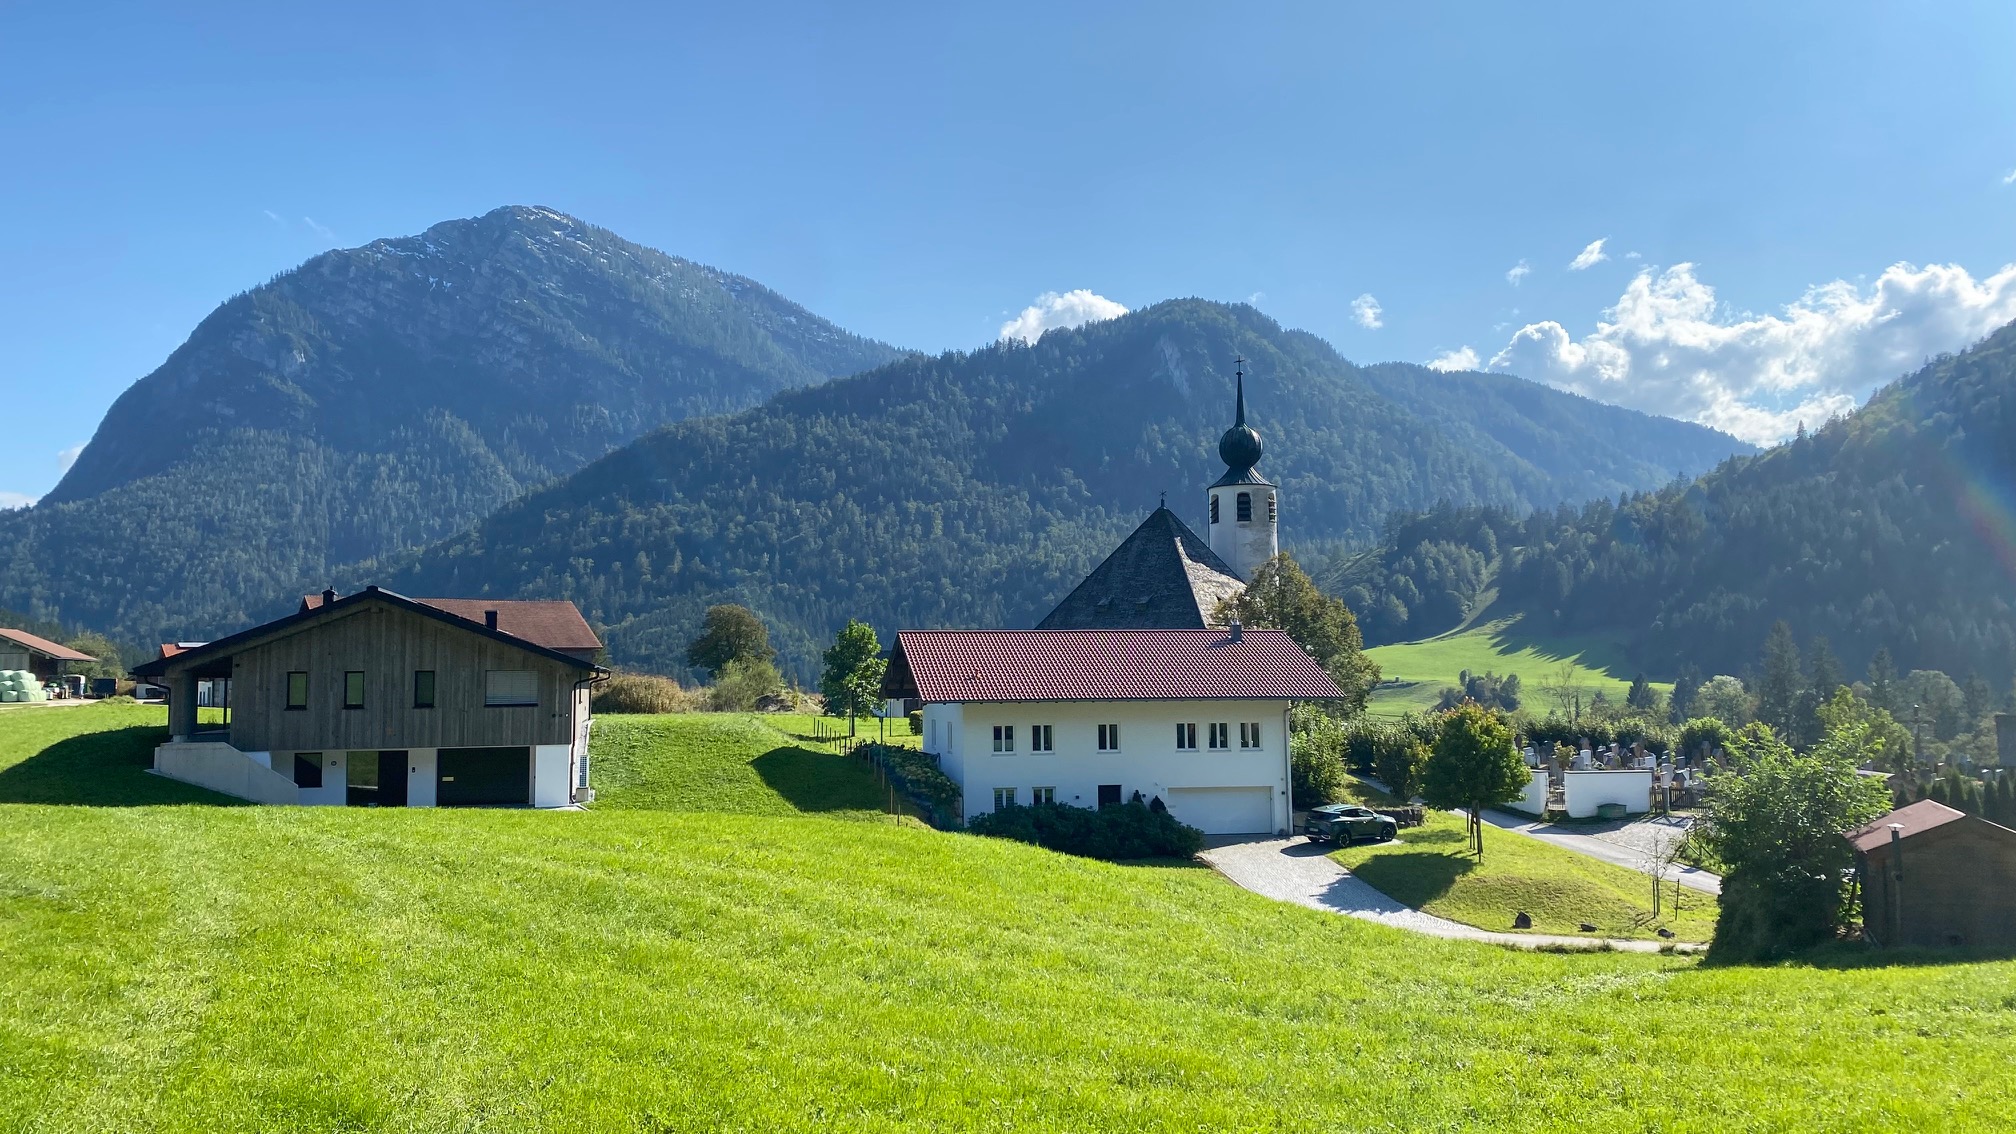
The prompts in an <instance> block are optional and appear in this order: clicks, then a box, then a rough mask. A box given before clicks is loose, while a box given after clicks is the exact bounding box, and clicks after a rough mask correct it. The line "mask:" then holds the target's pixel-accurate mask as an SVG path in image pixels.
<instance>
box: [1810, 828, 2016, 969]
mask: <svg viewBox="0 0 2016 1134" xmlns="http://www.w3.org/2000/svg"><path fill="white" fill-rule="evenodd" d="M1848 841H1849V842H1851V843H1853V844H1855V854H1856V859H1857V864H1858V868H1859V870H1860V875H1861V881H1862V924H1863V930H1864V933H1865V934H1866V935H1867V936H1868V937H1869V939H1870V940H1872V941H1874V942H1876V943H1877V944H1880V945H1964V946H1975V947H1982V948H1989V949H2016V831H2012V830H2010V829H2009V828H2007V827H2004V826H2001V825H2000V824H1997V823H1990V822H1989V821H1988V820H1986V819H1983V818H1981V817H1979V816H1976V815H1969V814H1967V813H1966V812H1964V811H1956V810H1954V809H1953V808H1951V807H1948V806H1946V805H1945V804H1943V803H1939V802H1937V801H1934V800H1930V799H1921V800H1919V801H1918V802H1917V803H1913V804H1911V805H1909V806H1908V807H1900V808H1898V809H1897V810H1895V811H1892V812H1891V813H1890V814H1888V815H1885V816H1883V817H1882V818H1881V819H1878V820H1876V821H1875V822H1873V823H1870V824H1868V825H1866V826H1862V827H1858V828H1856V829H1855V830H1853V831H1850V832H1848Z"/></svg>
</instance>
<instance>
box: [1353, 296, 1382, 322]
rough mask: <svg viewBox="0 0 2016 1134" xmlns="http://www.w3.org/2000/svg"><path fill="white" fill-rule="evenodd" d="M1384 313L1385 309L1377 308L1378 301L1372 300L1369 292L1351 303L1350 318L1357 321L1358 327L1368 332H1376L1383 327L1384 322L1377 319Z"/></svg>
mask: <svg viewBox="0 0 2016 1134" xmlns="http://www.w3.org/2000/svg"><path fill="white" fill-rule="evenodd" d="M1385 312H1386V309H1385V308H1383V307H1381V306H1379V301H1378V300H1376V299H1374V298H1372V293H1371V292H1369V291H1368V292H1366V293H1365V294H1364V295H1361V296H1359V297H1358V298H1356V299H1354V300H1352V301H1351V318H1353V319H1355V320H1357V321H1358V325H1359V326H1361V327H1363V328H1365V329H1366V330H1368V331H1376V330H1378V329H1379V328H1380V327H1383V326H1385V323H1384V321H1383V320H1381V319H1380V318H1379V317H1380V316H1381V315H1383V314H1385Z"/></svg>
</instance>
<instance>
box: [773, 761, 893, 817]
mask: <svg viewBox="0 0 2016 1134" xmlns="http://www.w3.org/2000/svg"><path fill="white" fill-rule="evenodd" d="M749 766H750V767H752V768H754V769H756V774H757V775H759V776H761V777H763V782H764V783H765V784H767V785H769V787H770V790H771V791H774V792H776V793H777V794H778V795H781V796H783V797H784V799H785V800H786V801H787V802H789V803H790V804H791V806H793V807H796V808H797V809H798V810H800V811H804V812H808V813H811V812H820V811H880V810H882V809H883V808H884V807H885V806H886V805H887V804H888V802H889V793H888V791H887V790H886V789H884V788H883V787H882V786H881V785H879V784H877V783H876V782H875V777H874V775H873V774H872V773H871V772H870V771H869V770H868V766H867V765H866V764H864V763H862V762H860V761H858V760H852V759H849V758H847V757H845V756H837V755H834V754H833V753H831V752H820V751H817V750H815V749H811V748H800V747H797V746H796V745H793V746H789V747H783V748H772V749H771V750H770V751H768V752H765V753H764V754H763V755H761V756H758V757H756V758H755V759H754V760H751V761H750V762H749Z"/></svg>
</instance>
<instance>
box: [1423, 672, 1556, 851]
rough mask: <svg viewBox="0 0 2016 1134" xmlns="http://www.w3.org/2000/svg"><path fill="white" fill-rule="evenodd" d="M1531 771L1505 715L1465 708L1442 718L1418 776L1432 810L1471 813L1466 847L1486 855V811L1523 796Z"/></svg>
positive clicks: (1477, 707) (1452, 711) (1483, 709)
mask: <svg viewBox="0 0 2016 1134" xmlns="http://www.w3.org/2000/svg"><path fill="white" fill-rule="evenodd" d="M1530 782H1532V773H1531V772H1529V771H1528V770H1527V768H1526V761H1525V760H1523V759H1522V758H1520V755H1519V750H1518V749H1517V748H1515V747H1513V744H1512V728H1511V726H1510V725H1509V724H1508V723H1506V720H1505V715H1504V714H1503V713H1498V712H1493V711H1492V710H1489V709H1486V708H1484V707H1482V706H1480V705H1463V706H1461V707H1459V708H1456V709H1452V710H1450V711H1449V712H1447V713H1444V714H1442V727H1441V730H1440V731H1439V732H1438V733H1437V734H1436V738H1435V747H1434V750H1433V751H1432V752H1431V753H1430V755H1429V757H1428V761H1427V764H1426V766H1425V767H1424V768H1423V770H1422V774H1421V797H1422V798H1423V799H1425V800H1427V801H1428V803H1429V805H1430V806H1433V807H1443V808H1461V809H1462V810H1464V811H1465V812H1467V813H1468V814H1469V826H1470V846H1471V849H1472V850H1473V851H1474V852H1476V855H1477V857H1478V858H1483V857H1484V809H1485V808H1487V807H1491V806H1493V805H1495V804H1500V803H1510V802H1512V801H1513V800H1515V799H1518V798H1519V797H1521V796H1523V795H1525V794H1526V785H1527V784H1528V783H1530Z"/></svg>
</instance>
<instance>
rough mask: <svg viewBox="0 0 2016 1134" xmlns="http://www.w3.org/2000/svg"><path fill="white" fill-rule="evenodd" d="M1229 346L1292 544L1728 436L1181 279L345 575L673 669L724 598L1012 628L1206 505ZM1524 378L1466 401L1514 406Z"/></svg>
mask: <svg viewBox="0 0 2016 1134" xmlns="http://www.w3.org/2000/svg"><path fill="white" fill-rule="evenodd" d="M1238 356H1243V357H1245V358H1246V359H1247V395H1248V407H1249V410H1250V413H1251V419H1252V421H1253V423H1254V424H1255V425H1256V426H1257V427H1258V428H1259V429H1260V431H1261V433H1262V434H1263V436H1264V437H1265V438H1266V446H1267V457H1266V459H1265V461H1264V462H1263V464H1262V471H1263V472H1265V473H1267V474H1268V475H1269V476H1270V477H1271V478H1272V479H1274V480H1275V481H1277V482H1278V483H1280V484H1281V485H1282V500H1283V511H1282V519H1281V528H1282V540H1283V544H1284V546H1286V547H1288V548H1291V549H1294V548H1297V547H1304V548H1308V547H1317V546H1321V545H1323V544H1325V543H1334V542H1336V541H1340V540H1347V539H1354V540H1370V539H1372V538H1374V537H1376V535H1377V533H1378V532H1379V530H1380V524H1381V522H1382V519H1383V517H1385V516H1386V515H1387V513H1389V512H1390V511H1393V510H1394V509H1402V508H1419V507H1425V506H1427V505H1428V504H1430V503H1432V502H1434V501H1436V500H1438V499H1442V498H1448V499H1452V500H1457V501H1463V502H1478V503H1492V504H1501V505H1507V506H1519V507H1533V506H1536V505H1548V506H1551V505H1552V504H1553V503H1554V502H1555V501H1558V500H1561V499H1564V498H1578V497H1582V496H1586V495H1588V494H1590V493H1592V492H1613V491H1618V490H1621V489H1626V488H1644V487H1650V486H1652V485H1654V484H1658V483H1663V482H1664V481H1666V480H1669V479H1671V478H1672V477H1673V475H1674V474H1675V472H1676V471H1678V470H1679V469H1683V468H1701V467H1705V466H1707V465H1709V464H1712V463H1713V462H1714V461H1715V460H1717V459H1719V458H1720V457H1722V456H1725V455H1727V454H1728V453H1731V452H1735V451H1737V450H1739V449H1741V448H1742V446H1741V444H1740V443H1738V442H1736V441H1735V440H1733V439H1731V438H1729V437H1726V436H1723V435H1721V434H1717V433H1713V432H1711V431H1709V430H1706V429H1702V428H1700V427H1698V426H1692V425H1685V424H1682V423H1679V422H1672V421H1663V420H1660V419H1656V418H1650V417H1646V416H1644V415H1641V414H1635V413H1631V412H1629V411H1624V410H1617V409H1614V408H1611V407H1607V406H1600V405H1597V404H1596V403H1593V402H1587V401H1584V400H1582V399H1579V398H1572V397H1569V396H1567V395H1562V394H1556V393H1553V392H1550V391H1546V390H1544V389H1541V388H1540V387H1532V388H1531V402H1532V404H1533V406H1534V407H1535V410H1534V413H1533V415H1532V416H1531V417H1529V418H1526V419H1524V420H1516V421H1504V420H1499V421H1495V422H1494V423H1493V426H1492V428H1495V429H1500V430H1504V431H1506V432H1508V433H1512V434H1516V433H1520V432H1527V433H1534V434H1545V433H1547V432H1549V431H1554V430H1559V431H1561V434H1562V435H1561V437H1560V443H1561V444H1562V446H1563V447H1564V449H1572V448H1573V447H1574V445H1575V444H1576V439H1577V438H1581V437H1589V436H1613V437H1614V436H1619V435H1623V436H1628V437H1629V439H1630V441H1631V443H1630V444H1629V445H1623V446H1619V445H1595V446H1592V447H1591V448H1590V449H1589V451H1588V452H1587V453H1586V454H1577V456H1576V457H1575V459H1572V460H1569V459H1562V460H1540V459H1529V458H1528V457H1527V456H1525V455H1522V454H1521V453H1519V452H1517V451H1515V450H1514V449H1513V448H1511V447H1508V446H1507V445H1506V444H1504V443H1501V442H1500V441H1498V440H1496V439H1495V437H1494V435H1493V434H1492V433H1490V432H1488V431H1487V430H1486V428H1484V427H1483V426H1480V425H1478V424H1476V423H1475V422H1466V421H1463V420H1460V413H1459V411H1457V410H1455V409H1449V408H1445V410H1444V411H1442V412H1441V413H1440V415H1439V416H1431V413H1430V410H1429V409H1428V407H1429V406H1431V405H1433V404H1434V403H1436V402H1438V401H1448V400H1450V399H1454V398H1458V397H1463V396H1467V393H1466V392H1467V391H1469V390H1471V389H1473V388H1475V387H1476V386H1477V385H1478V384H1479V381H1478V380H1479V377H1480V376H1474V375H1471V376H1464V375H1456V376H1445V375H1440V374H1437V373H1435V372H1433V371H1428V370H1425V369H1422V368H1419V367H1406V368H1400V369H1401V370H1404V371H1407V372H1409V373H1406V375H1405V377H1406V380H1407V388H1405V389H1402V390H1398V391H1397V393H1398V394H1399V396H1398V397H1396V396H1390V395H1389V394H1387V393H1384V392H1382V390H1381V388H1380V385H1379V383H1375V382H1374V381H1373V380H1371V379H1370V378H1368V376H1367V375H1366V373H1365V372H1364V371H1361V370H1360V369H1359V368H1357V367H1355V366H1352V365H1351V364H1350V363H1348V362H1346V361H1344V360H1343V359H1342V358H1340V357H1339V356H1338V355H1337V354H1336V352H1335V351H1333V350H1332V349H1331V348H1330V347H1329V346H1328V345H1327V344H1324V343H1323V342H1322V341H1321V340H1319V339H1316V338H1315V337H1313V336H1310V335H1307V334H1302V333H1299V332H1287V331H1283V330H1282V329H1281V328H1280V327H1279V326H1278V325H1276V324H1275V323H1274V322H1273V321H1272V320H1270V319H1268V318H1267V317H1266V316H1264V315H1262V314H1260V313H1259V312H1257V311H1255V310H1253V309H1252V308H1250V307H1245V306H1226V305H1223V304H1216V303H1208V302H1204V301H1199V300H1180V301H1172V302H1168V303H1163V304H1160V305H1158V306H1155V307H1152V308H1149V309H1146V310H1143V311H1139V312H1136V313H1134V314H1131V315H1127V316H1124V317H1122V318H1120V319H1116V320H1112V321H1110V322H1105V323H1098V324H1093V325H1089V326H1086V327H1082V328H1079V329H1077V330H1072V331H1053V332H1051V333H1050V334H1048V335H1045V336H1044V337H1043V338H1042V340H1041V341H1040V342H1038V343H1037V344H1036V345H1034V346H1033V347H1032V346H1025V345H1019V344H997V345H994V346H990V347H987V348H985V349H982V350H978V351H974V352H972V353H970V354H961V353H950V354H945V355H942V356H940V357H937V358H907V359H903V360H900V361H898V362H895V363H892V364H890V365H888V366H886V367H883V368H881V369H879V370H875V371H872V372H870V373H866V374H862V375H857V376H855V377H853V378H848V379H843V380H840V381H837V382H833V383H829V384H827V385H825V386H820V387H815V388H812V389H806V390H799V391H794V392H790V393H786V394H783V395H780V396H779V397H777V398H776V399H774V400H773V401H772V402H770V403H769V404H768V405H765V406H763V407H761V408H759V409H755V410H751V411H748V412H745V413H741V414H736V415H732V416H727V417H717V418H706V419H696V420H689V421H686V422H682V423H679V424H677V425H673V426H670V427H668V428H666V429H663V430H661V431H659V432H656V433H654V434H651V435H649V436H646V437H644V438H641V439H639V440H638V441H637V442H635V443H634V444H632V445H630V446H628V447H626V448H625V449H623V450H621V451H619V452H617V453H614V454H611V455H610V456H608V457H606V458H604V459H602V460H601V461H598V462H596V463H595V464H593V465H590V466H589V467H588V468H586V469H584V470H582V471H581V472H579V473H577V474H575V475H574V476H572V477H570V478H568V479H567V480H565V481H562V482H560V483H558V484H555V485H552V486H550V487H548V488H545V489H542V490H540V491H538V492H535V493H533V494H531V495H529V496H527V497H525V498H523V499H521V500H519V501H517V502H515V503H513V504H512V505H510V506H508V507H506V508H504V509H503V510H502V511H500V512H499V513H497V514H496V515H494V516H492V517H491V518H489V519H488V520H486V521H484V522H483V523H482V524H481V525H479V526H478V527H477V528H475V529H474V530H473V531H471V532H469V533H467V534H464V535H461V536H458V537H456V538H453V539H451V540H448V541H446V542H445V543H443V544H442V545H440V546H437V547H434V548H431V549H429V550H427V551H426V552H424V553H422V554H419V555H417V556H414V557H411V558H410V559H408V560H406V561H403V562H400V563H398V564H396V565H390V564H388V565H382V566H379V567H374V568H371V569H367V570H362V571H360V572H359V573H358V574H357V576H356V581H360V582H361V581H365V580H367V579H375V580H377V581H380V582H383V583H385V584H386V585H388V586H391V587H393V588H394V589H399V590H407V591H410V592H411V593H425V594H462V593H485V594H494V595H498V596H507V595H545V596H556V597H567V598H572V599H575V600H576V601H578V602H580V603H582V605H583V606H584V608H585V609H586V610H587V612H588V614H589V616H590V618H591V619H593V620H595V621H597V622H599V623H601V624H604V625H607V626H609V627H610V628H611V629H610V634H609V641H610V643H611V649H612V652H613V653H614V655H615V656H616V658H617V659H618V660H619V661H625V662H629V663H632V664H641V665H650V666H656V667H660V668H666V669H675V668H676V667H677V665H678V659H679V656H680V652H681V650H682V649H683V646H684V644H685V642H686V640H687V639H688V638H690V637H691V635H692V634H693V633H694V632H695V630H696V628H697V625H698V621H699V616H700V613H701V611H702V609H703V608H704V607H705V606H706V605H707V604H708V603H709V602H714V601H721V600H723V599H727V598H731V597H732V598H734V599H736V600H738V601H742V602H745V603H748V604H749V605H750V606H752V607H753V608H754V609H756V610H757V611H758V612H759V613H760V614H762V615H763V616H764V618H765V619H766V620H767V621H769V622H770V624H771V626H772V628H773V630H774V631H775V633H776V636H777V644H778V646H779V648H780V649H781V650H782V651H783V653H784V660H785V661H786V662H787V663H788V664H791V665H793V666H795V667H796V668H797V669H798V671H799V672H800V673H801V674H803V673H806V672H809V670H810V668H811V664H812V659H813V658H814V657H815V655H816V650H817V648H818V646H819V645H820V644H821V643H822V641H823V640H824V639H825V638H826V637H827V636H828V635H830V634H831V633H832V630H833V628H834V627H835V626H837V625H839V624H840V623H841V622H843V621H844V620H845V619H847V618H848V617H860V618H864V619H867V620H870V621H872V622H873V623H875V624H876V625H877V626H878V627H880V628H882V629H883V630H885V631H886V630H888V629H890V628H893V627H895V626H898V625H902V626H1018V625H1020V626H1026V625H1030V624H1032V623H1033V622H1034V621H1035V619H1037V618H1038V617H1040V616H1041V615H1042V614H1043V612H1044V611H1045V610H1047V609H1049V607H1050V605H1051V604H1053V603H1055V602H1056V601H1057V599H1058V598H1059V597H1061V596H1062V595H1063V594H1065V593H1066V592H1068V591H1069V590H1070V589H1071V587H1072V586H1074V585H1075V584H1076V583H1077V582H1078V581H1079V579H1080V578H1081V577H1082V576H1083V575H1084V573H1085V572H1086V571H1087V570H1088V569H1089V568H1090V567H1091V566H1092V565H1093V564H1095V563H1097V562H1098V560H1099V558H1100V557H1101V556H1103V555H1105V554H1106V553H1107V552H1108V551H1110V550H1112V548H1113V546H1114V545H1115V544H1116V543H1117V542H1118V541H1119V539H1120V538H1121V537H1122V536H1123V535H1125V534H1126V532H1127V531H1129V530H1130V529H1131V528H1132V527H1133V526H1134V525H1136V524H1138V523H1139V522H1140V520H1141V518H1142V517H1143V516H1144V515H1146V514H1147V513H1148V512H1149V511H1150V510H1152V509H1153V508H1154V507H1155V504H1156V500H1157V494H1158V493H1160V492H1163V491H1166V492H1167V493H1168V495H1169V503H1170V506H1171V507H1172V508H1175V509H1176V510H1177V511H1178V512H1179V513H1181V514H1183V515H1184V516H1185V517H1186V518H1187V519H1188V520H1189V521H1190V522H1191V523H1192V524H1193V525H1194V526H1196V527H1198V528H1199V530H1202V529H1203V526H1204V525H1203V517H1202V515H1201V510H1202V509H1201V502H1202V499H1203V496H1202V493H1203V489H1204V486H1205V485H1207V484H1209V483H1210V482H1211V481H1212V480H1213V479H1215V478H1216V476H1217V475H1218V474H1219V473H1220V472H1222V471H1223V465H1222V462H1220V461H1219V459H1218V457H1217V455H1216V453H1215V451H1214V447H1215V445H1216V442H1217V439H1218V436H1219V434H1220V433H1222V432H1223V431H1224V429H1225V427H1226V425H1227V424H1229V420H1230V414H1231V392H1232V391H1231V381H1230V379H1231V374H1230V371H1231V362H1232V359H1233V358H1235V357H1238ZM1492 381H1495V380H1492ZM1506 381H1508V382H1510V381H1516V380H1506ZM1387 384H1388V385H1395V384H1396V383H1395V382H1394V381H1393V380H1392V379H1388V380H1387ZM1517 393H1518V395H1519V398H1513V397H1511V396H1507V397H1505V399H1504V400H1503V401H1502V403H1501V406H1500V407H1494V408H1493V409H1492V410H1491V411H1490V414H1489V415H1487V416H1493V417H1502V416H1503V415H1505V414H1514V415H1516V414H1517V412H1518V411H1517V410H1516V405H1517V402H1518V400H1519V399H1520V398H1525V397H1526V396H1527V394H1528V391H1525V390H1520V391H1518V392H1517Z"/></svg>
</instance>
